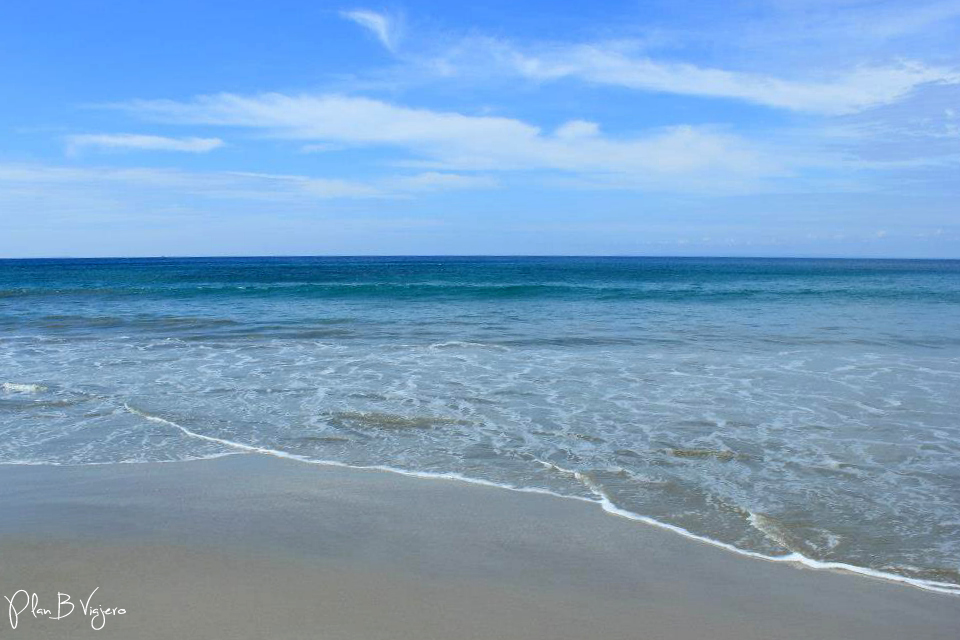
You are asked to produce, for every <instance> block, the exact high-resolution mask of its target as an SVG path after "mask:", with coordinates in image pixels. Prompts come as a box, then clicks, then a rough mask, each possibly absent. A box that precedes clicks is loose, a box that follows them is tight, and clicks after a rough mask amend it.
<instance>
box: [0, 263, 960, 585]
mask: <svg viewBox="0 0 960 640" xmlns="http://www.w3.org/2000/svg"><path fill="white" fill-rule="evenodd" d="M251 451H261V452H264V453H269V454H271V455H277V456H281V457H289V458H293V459H298V460H303V461H308V462H309V461H313V462H318V463H325V464H343V465H349V466H356V467H376V468H385V469H390V470H394V471H398V472H403V473H408V474H418V475H426V476H443V477H449V478H454V479H459V480H466V481H474V482H482V483H490V484H496V485H499V486H503V487H506V488H512V489H517V490H530V491H545V492H550V493H554V494H557V495H560V496H565V497H569V498H571V499H579V500H590V501H595V502H598V503H599V504H600V505H601V506H603V507H604V508H606V509H607V510H608V511H610V512H612V513H616V514H619V515H623V516H626V517H632V518H635V519H638V520H642V521H645V522H649V523H653V524H657V525H659V526H665V527H668V528H671V529H673V530H674V531H676V532H677V533H678V534H681V535H687V536H690V537H696V538H699V539H701V540H704V541H708V542H711V543H713V544H719V545H722V546H726V547H728V548H730V549H733V550H737V551H739V552H741V553H746V554H751V555H760V556H764V557H767V558H771V559H779V560H784V559H787V560H791V561H798V562H802V563H804V564H807V565H808V566H813V567H842V568H847V569H849V570H854V571H860V572H862V573H867V574H876V575H884V576H887V577H890V578H893V579H899V580H903V581H907V582H910V583H912V584H915V585H916V586H921V587H924V588H929V589H935V590H942V591H952V592H957V593H960V261H921V260H916V261H910V260H815V259H809V260H808V259H720V258H716V259H714V258H710V259H707V258H511V257H503V258H467V257H465V258H455V257H443V258H433V257H416V258H414V257H411V258H192V259H164V258H157V259H62V260H60V259H58V260H0V464H53V465H86V464H121V463H147V462H166V461H183V460H195V459H204V458H210V457H217V456H224V455H237V454H244V453H249V452H251ZM638 526H640V525H638Z"/></svg>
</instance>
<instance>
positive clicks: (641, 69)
mask: <svg viewBox="0 0 960 640" xmlns="http://www.w3.org/2000/svg"><path fill="white" fill-rule="evenodd" d="M628 48H629V47H625V46H624V45H623V44H622V43H609V44H603V43H601V44H593V45H573V46H558V47H552V48H548V49H544V50H542V51H540V52H538V53H525V52H521V51H518V50H515V49H511V48H509V47H508V48H500V50H499V51H498V52H497V57H498V58H499V59H500V60H502V61H503V63H504V64H505V65H507V66H509V67H512V68H513V70H514V71H515V72H516V73H519V74H520V75H522V76H524V77H526V78H530V79H533V80H538V81H551V80H559V79H563V78H574V79H577V80H581V81H585V82H590V83H596V84H606V85H615V86H622V87H626V88H630V89H637V90H641V91H651V92H661V93H673V94H680V95H690V96H702V97H710V98H729V99H735V100H743V101H745V102H750V103H754V104H759V105H764V106H767V107H774V108H780V109H789V110H793V111H803V112H810V113H818V114H824V115H840V114H847V113H855V112H858V111H863V110H864V109H868V108H871V107H875V106H879V105H884V104H889V103H892V102H895V101H897V100H899V99H900V98H903V97H904V96H906V95H907V94H909V93H910V92H911V91H913V90H914V89H916V88H917V87H919V86H921V85H923V84H926V83H946V84H957V83H960V72H957V71H955V70H951V69H945V68H938V67H930V66H925V65H923V64H921V63H918V62H908V61H902V62H899V63H897V64H895V65H887V66H860V67H855V68H852V69H848V70H846V71H841V72H835V73H833V74H831V75H830V76H828V77H820V78H814V79H806V80H796V79H786V78H781V77H776V76H770V75H762V74H755V73H742V72H736V71H727V70H724V69H717V68H710V67H703V66H698V65H694V64H689V63H681V62H667V61H659V60H654V59H652V58H649V57H643V56H636V55H631V54H630V53H629V52H628V51H625V50H624V49H628Z"/></svg>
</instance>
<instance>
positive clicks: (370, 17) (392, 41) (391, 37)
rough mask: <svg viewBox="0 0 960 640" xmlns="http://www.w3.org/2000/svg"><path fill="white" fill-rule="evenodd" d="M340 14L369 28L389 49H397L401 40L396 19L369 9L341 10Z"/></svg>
mask: <svg viewBox="0 0 960 640" xmlns="http://www.w3.org/2000/svg"><path fill="white" fill-rule="evenodd" d="M340 16H341V17H342V18H345V19H347V20H350V21H352V22H356V23H357V24H358V25H360V26H361V27H363V28H364V29H367V30H369V31H370V32H371V33H373V35H374V36H376V38H377V40H379V41H380V44H382V45H383V46H384V47H386V48H387V50H388V51H394V50H395V48H396V46H397V41H398V40H399V31H398V28H397V24H396V21H395V20H392V19H391V18H389V17H387V16H386V15H384V14H382V13H377V12H376V11H370V10H369V9H355V10H353V11H341V12H340Z"/></svg>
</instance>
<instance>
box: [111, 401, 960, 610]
mask: <svg viewBox="0 0 960 640" xmlns="http://www.w3.org/2000/svg"><path fill="white" fill-rule="evenodd" d="M123 406H124V408H125V409H126V410H127V411H129V412H130V413H133V414H135V415H138V416H140V417H142V418H144V419H146V420H150V421H151V422H157V423H160V424H164V425H168V426H170V427H173V428H175V429H178V430H180V431H181V432H182V433H183V434H184V435H186V436H188V437H191V438H197V439H199V440H204V441H206V442H214V443H217V444H221V445H224V446H226V447H231V448H233V449H236V450H239V451H244V452H246V453H259V454H263V455H268V456H273V457H276V458H283V459H287V460H295V461H297V462H303V463H306V464H315V465H319V466H328V467H341V468H347V469H366V470H372V471H386V472H389V473H396V474H399V475H404V476H410V477H414V478H427V479H433V480H456V481H458V482H465V483H469V484H475V485H480V486H485V487H496V488H498V489H507V490H510V491H517V492H520V493H536V494H541V495H549V496H554V497H556V498H564V499H567V500H578V501H580V502H587V503H589V504H594V505H598V506H599V507H600V508H601V509H603V510H604V511H605V512H607V513H609V514H612V515H616V516H620V517H622V518H626V519H628V520H634V521H636V522H642V523H644V524H648V525H651V526H654V527H658V528H660V529H665V530H667V531H671V532H673V533H676V534H679V535H681V536H683V537H684V538H689V539H690V540H696V541H697V542H702V543H705V544H709V545H711V546H714V547H719V548H721V549H725V550H726V551H730V552H732V553H736V554H739V555H742V556H747V557H749V558H756V559H758V560H767V561H768V562H782V563H791V564H798V565H801V566H804V567H807V568H809V569H816V570H833V571H845V572H847V573H853V574H856V575H860V576H865V577H869V578H876V579H880V580H887V581H890V582H898V583H901V584H906V585H909V586H912V587H916V588H918V589H923V590H925V591H933V592H936V593H944V594H948V595H953V596H960V585H955V584H951V583H949V582H937V581H933V580H920V579H917V578H910V577H907V576H901V575H897V574H894V573H886V572H883V571H877V570H876V569H870V568H867V567H860V566H857V565H852V564H847V563H845V562H825V561H821V560H815V559H813V558H808V557H807V556H805V555H803V554H801V553H797V552H793V553H789V554H786V555H782V556H771V555H767V554H764V553H758V552H756V551H749V550H746V549H741V548H739V547H736V546H734V545H732V544H729V543H726V542H721V541H720V540H714V539H713V538H708V537H706V536H701V535H698V534H696V533H693V532H692V531H688V530H687V529H684V528H683V527H678V526H676V525H672V524H669V523H666V522H661V521H659V520H654V519H653V518H650V517H648V516H643V515H640V514H637V513H634V512H632V511H627V510H626V509H622V508H620V507H618V506H617V505H615V504H614V503H613V502H612V501H611V500H610V498H609V497H608V496H607V494H606V493H605V492H604V491H603V490H602V489H600V488H599V487H597V486H596V484H595V483H593V482H592V481H590V479H589V478H587V477H585V476H584V475H583V474H581V473H580V472H579V471H572V470H569V469H564V468H562V467H558V466H557V465H555V464H552V463H548V462H544V461H542V460H538V461H537V462H539V463H540V464H543V465H547V466H550V467H553V468H554V469H556V470H558V471H561V472H563V473H568V474H571V475H573V476H574V477H576V478H577V480H579V481H580V482H582V483H583V484H584V486H586V487H587V488H589V489H590V490H591V492H593V494H594V495H595V496H597V497H596V499H591V498H584V497H581V496H568V495H563V494H561V493H557V492H555V491H550V490H549V489H540V488H537V487H518V486H515V485H510V484H504V483H499V482H492V481H490V480H482V479H480V478H470V477H467V476H464V475H461V474H459V473H439V472H433V471H410V470H407V469H398V468H396V467H389V466H386V465H352V464H347V463H345V462H339V461H337V460H317V459H314V458H307V457H306V456H301V455H298V454H295V453H288V452H286V451H279V450H277V449H268V448H265V447H257V446H254V445H249V444H243V443H240V442H234V441H232V440H226V439H223V438H215V437H213V436H205V435H202V434H199V433H196V432H194V431H190V430H189V429H187V428H186V427H184V426H182V425H179V424H177V423H176V422H173V421H171V420H167V419H166V418H161V417H159V416H154V415H151V414H149V413H146V412H144V411H140V410H139V409H136V408H134V407H131V406H130V405H129V404H127V403H124V404H123Z"/></svg>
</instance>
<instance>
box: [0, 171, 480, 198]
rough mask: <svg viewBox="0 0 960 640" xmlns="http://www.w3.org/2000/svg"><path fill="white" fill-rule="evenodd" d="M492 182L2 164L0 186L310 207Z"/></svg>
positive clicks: (455, 177)
mask: <svg viewBox="0 0 960 640" xmlns="http://www.w3.org/2000/svg"><path fill="white" fill-rule="evenodd" d="M496 184H497V183H496V181H495V180H493V179H492V178H489V177H486V176H477V175H460V174H455V173H448V172H421V173H408V174H401V175H395V176H389V177H381V178H376V179H370V180H342V179H338V178H326V177H313V176H304V175H287V174H271V173H253V172H241V171H206V172H190V171H184V170H179V169H157V168H141V167H138V168H116V167H83V168H80V167H62V166H50V165H36V164H6V165H4V164H0V185H2V186H3V187H4V190H9V191H8V194H9V193H14V192H18V193H21V194H23V193H40V192H42V191H44V190H46V189H48V188H50V187H56V188H57V189H60V190H63V189H69V188H71V187H73V188H78V189H82V190H84V191H86V192H88V193H89V192H91V191H98V192H101V193H106V194H114V195H116V194H121V193H125V192H126V193H134V194H139V195H141V196H142V195H145V194H149V193H151V192H161V193H164V194H167V195H170V196H173V197H176V196H185V195H189V196H200V197H205V198H211V199H216V200H249V201H256V202H276V203H284V202H293V201H298V202H302V203H309V202H311V201H317V200H330V199H356V198H403V197H407V196H410V195H413V194H418V193H426V192H432V191H448V190H451V189H488V188H491V187H495V186H496Z"/></svg>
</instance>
